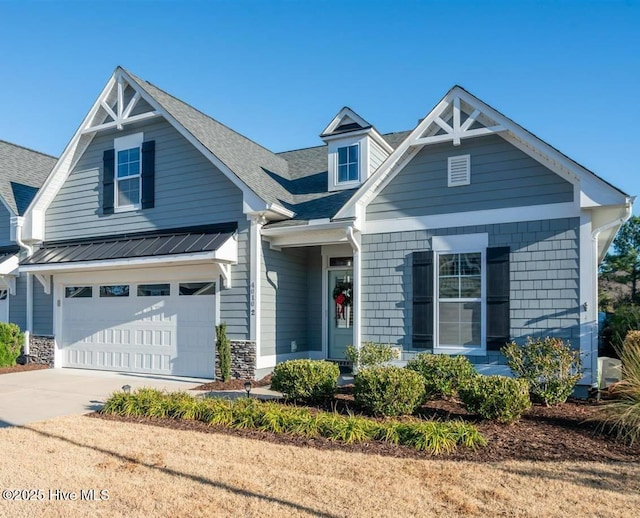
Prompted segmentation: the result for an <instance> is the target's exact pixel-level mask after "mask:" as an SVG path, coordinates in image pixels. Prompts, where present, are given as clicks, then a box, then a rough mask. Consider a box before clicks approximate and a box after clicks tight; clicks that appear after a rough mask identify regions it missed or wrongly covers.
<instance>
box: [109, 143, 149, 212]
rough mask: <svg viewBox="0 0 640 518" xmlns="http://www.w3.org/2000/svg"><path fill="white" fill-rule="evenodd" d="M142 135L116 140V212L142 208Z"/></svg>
mask: <svg viewBox="0 0 640 518" xmlns="http://www.w3.org/2000/svg"><path fill="white" fill-rule="evenodd" d="M142 138H143V134H142V133H136V134H135V135H129V136H127V137H122V138H117V139H115V142H114V144H115V155H116V156H115V159H116V163H115V175H114V176H115V178H114V189H115V192H114V200H115V209H116V210H121V211H122V210H125V211H126V210H137V209H140V208H141V193H142V153H141V148H142Z"/></svg>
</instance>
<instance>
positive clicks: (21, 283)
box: [9, 273, 53, 335]
mask: <svg viewBox="0 0 640 518" xmlns="http://www.w3.org/2000/svg"><path fill="white" fill-rule="evenodd" d="M9 321H10V322H13V323H14V324H17V325H18V326H20V329H22V330H23V331H24V330H25V329H26V327H27V276H26V274H24V273H23V274H22V275H20V276H19V277H18V278H17V279H16V294H15V295H10V296H9ZM33 333H34V334H41V335H51V334H53V295H52V294H49V295H47V294H46V293H45V292H44V288H43V287H42V284H40V283H39V282H38V281H37V280H36V279H35V278H34V279H33Z"/></svg>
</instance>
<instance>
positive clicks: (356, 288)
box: [346, 226, 362, 372]
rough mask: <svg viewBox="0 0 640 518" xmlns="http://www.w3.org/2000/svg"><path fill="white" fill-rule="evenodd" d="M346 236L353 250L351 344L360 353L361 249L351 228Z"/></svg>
mask: <svg viewBox="0 0 640 518" xmlns="http://www.w3.org/2000/svg"><path fill="white" fill-rule="evenodd" d="M346 234H347V240H348V241H349V244H350V245H351V248H352V249H353V344H354V345H355V347H356V348H357V349H358V351H360V347H362V330H361V328H360V307H361V303H360V301H361V297H360V278H361V249H360V243H359V242H358V239H357V238H356V236H355V234H354V230H353V226H348V227H347V230H346ZM358 356H360V355H358ZM359 367H360V366H359V365H355V370H356V372H357V370H358V368H359Z"/></svg>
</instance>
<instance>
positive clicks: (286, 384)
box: [271, 360, 340, 403]
mask: <svg viewBox="0 0 640 518" xmlns="http://www.w3.org/2000/svg"><path fill="white" fill-rule="evenodd" d="M339 377H340V369H339V368H338V366H337V365H336V364H335V363H332V362H327V361H324V360H288V361H286V362H282V363H279V364H278V365H276V366H275V368H274V369H273V375H272V377H271V388H272V389H274V390H277V391H278V392H282V393H283V394H284V396H285V398H287V399H291V400H294V401H301V402H305V403H313V402H319V401H323V400H326V399H330V398H332V397H333V396H334V395H335V394H336V391H337V390H338V378H339Z"/></svg>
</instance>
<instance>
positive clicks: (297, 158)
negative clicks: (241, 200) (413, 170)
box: [126, 71, 410, 221]
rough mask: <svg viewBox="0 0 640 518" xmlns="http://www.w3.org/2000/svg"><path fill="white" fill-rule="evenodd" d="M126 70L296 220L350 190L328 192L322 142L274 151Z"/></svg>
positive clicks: (331, 210) (323, 209)
mask: <svg viewBox="0 0 640 518" xmlns="http://www.w3.org/2000/svg"><path fill="white" fill-rule="evenodd" d="M126 73H127V74H128V75H129V76H130V77H131V79H132V80H133V81H135V83H137V86H139V87H140V88H142V89H143V90H144V91H145V92H146V93H147V94H149V95H150V96H151V97H153V98H154V99H155V100H156V101H157V102H158V104H160V106H162V108H163V109H165V110H166V111H167V112H168V113H169V114H170V115H171V116H172V117H174V118H175V119H176V121H178V123H180V124H181V125H182V126H183V127H184V128H185V129H186V130H187V131H188V132H189V133H191V135H193V136H194V137H195V138H196V139H197V140H198V141H199V142H200V143H201V144H203V145H204V146H205V147H206V148H207V149H208V150H209V151H211V153H213V154H214V155H215V156H216V157H217V158H218V159H219V160H220V161H221V162H223V163H224V164H225V165H226V166H227V167H228V168H229V169H230V170H231V171H232V172H233V173H234V174H235V175H236V176H237V177H238V178H239V179H240V180H242V181H243V182H244V183H245V184H246V185H247V186H248V187H249V188H250V189H251V190H252V191H253V192H254V193H256V194H257V195H258V196H259V197H260V198H262V199H263V200H265V201H266V202H268V203H274V202H275V203H279V204H280V205H282V206H284V207H285V208H287V209H289V210H292V211H293V212H295V216H294V219H295V220H303V221H306V220H309V219H317V218H330V217H332V216H333V215H334V214H335V213H336V212H338V210H339V209H340V208H341V207H342V205H344V204H345V203H346V202H347V200H349V198H350V197H351V196H352V195H353V193H354V192H355V190H356V189H349V190H344V191H338V192H328V178H327V146H326V145H322V146H315V147H310V148H305V149H298V150H295V151H286V152H282V153H273V152H271V151H269V150H268V149H266V148H264V147H262V146H260V145H259V144H256V143H255V142H253V141H252V140H250V139H248V138H247V137H244V136H243V135H241V134H239V133H237V132H236V131H233V130H232V129H230V128H228V127H227V126H225V125H224V124H222V123H220V122H218V121H216V120H215V119H212V118H211V117H209V116H208V115H205V114H204V113H202V112H200V111H198V110H197V109H196V108H193V107H192V106H190V105H188V104H186V103H185V102H183V101H181V100H180V99H177V98H176V97H173V96H172V95H170V94H168V93H167V92H165V91H164V90H161V89H160V88H158V87H157V86H155V85H153V84H151V83H149V82H148V81H145V80H143V79H140V78H139V77H136V76H135V75H134V74H131V72H129V71H126ZM409 133H410V132H408V131H404V132H397V133H389V134H386V135H383V138H384V139H385V140H386V141H387V142H388V143H389V144H390V145H391V146H392V147H394V148H395V147H396V146H397V145H398V144H399V143H400V142H402V141H403V140H404V139H405V138H406V137H407V135H409Z"/></svg>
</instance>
